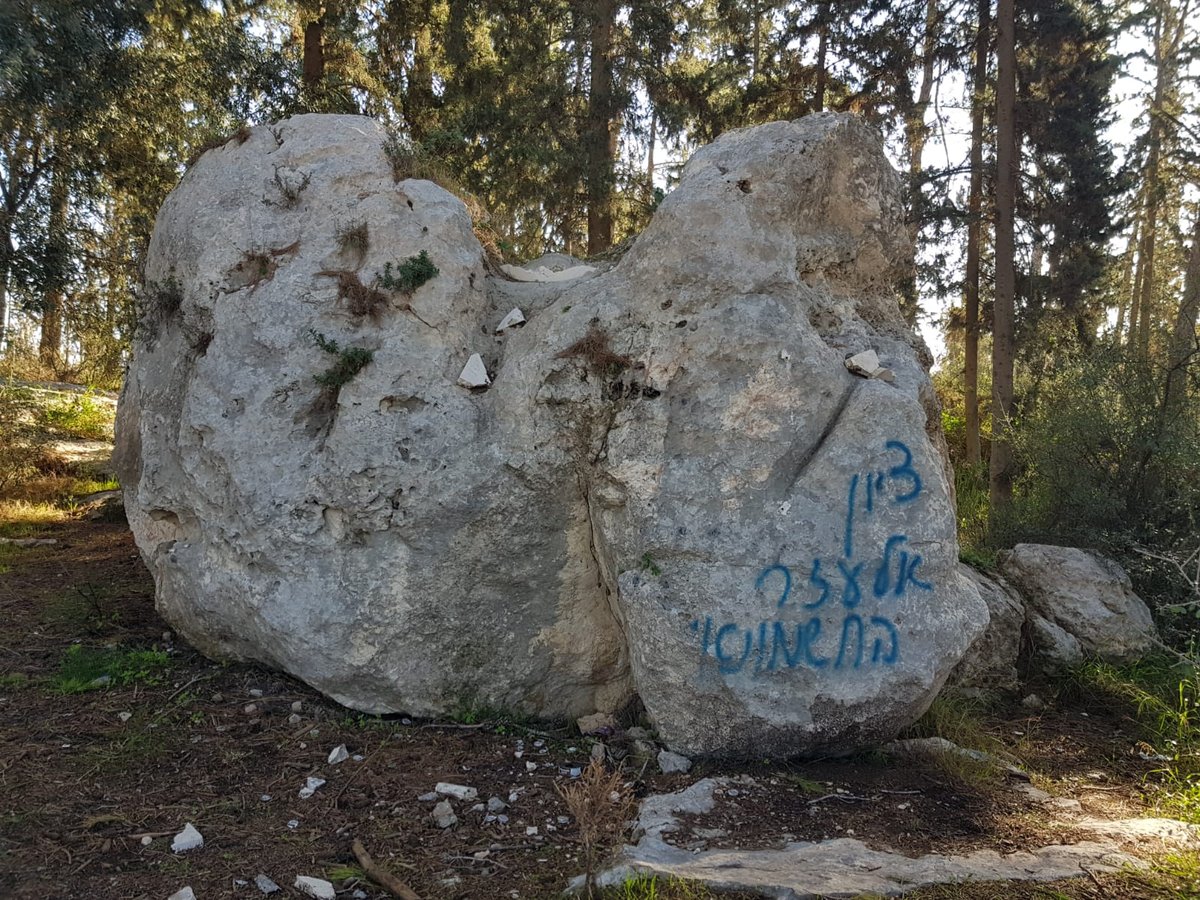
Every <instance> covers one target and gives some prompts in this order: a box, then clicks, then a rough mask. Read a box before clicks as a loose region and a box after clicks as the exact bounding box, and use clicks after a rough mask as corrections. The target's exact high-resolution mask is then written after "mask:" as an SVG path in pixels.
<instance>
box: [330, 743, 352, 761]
mask: <svg viewBox="0 0 1200 900" xmlns="http://www.w3.org/2000/svg"><path fill="white" fill-rule="evenodd" d="M349 758H350V751H349V750H347V749H346V745H345V744H338V745H337V746H336V747H334V748H333V749H332V750H330V751H329V765H331V766H336V765H337V764H338V763H344V762H345V761H346V760H348V759H349Z"/></svg>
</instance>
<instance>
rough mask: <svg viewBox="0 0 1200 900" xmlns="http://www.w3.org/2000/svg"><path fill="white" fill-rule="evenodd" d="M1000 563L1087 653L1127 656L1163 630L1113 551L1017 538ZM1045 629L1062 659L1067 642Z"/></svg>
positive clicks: (1034, 606)
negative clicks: (1023, 541)
mask: <svg viewBox="0 0 1200 900" xmlns="http://www.w3.org/2000/svg"><path fill="white" fill-rule="evenodd" d="M998 563H999V566H1000V571H1001V572H1003V573H1004V575H1005V577H1006V578H1008V580H1009V581H1011V582H1012V583H1013V585H1014V586H1015V587H1016V588H1017V590H1019V591H1020V592H1021V596H1023V597H1024V598H1025V602H1026V603H1027V604H1028V605H1029V608H1030V609H1031V610H1032V611H1033V612H1036V613H1037V614H1038V615H1040V616H1041V617H1043V618H1044V619H1045V620H1046V621H1047V622H1048V623H1049V624H1051V625H1054V626H1057V628H1059V629H1061V630H1062V631H1064V632H1066V633H1067V634H1069V635H1071V636H1072V637H1074V638H1075V639H1076V640H1077V641H1078V643H1079V649H1080V650H1081V651H1082V652H1083V653H1084V654H1086V655H1089V656H1095V657H1098V658H1100V659H1103V660H1107V661H1110V662H1126V661H1129V660H1133V659H1137V658H1138V657H1140V656H1142V655H1144V654H1145V653H1146V652H1148V651H1149V650H1150V649H1151V648H1152V647H1153V646H1154V644H1155V641H1156V640H1157V638H1158V632H1157V630H1156V629H1155V627H1154V621H1153V619H1152V618H1151V616H1150V609H1149V608H1148V607H1147V606H1146V604H1145V603H1144V602H1143V601H1142V599H1141V598H1140V597H1138V595H1137V594H1135V593H1134V592H1133V586H1132V584H1131V583H1130V581H1129V576H1128V575H1127V574H1126V573H1125V570H1124V569H1122V568H1121V566H1120V565H1119V564H1118V563H1117V562H1116V561H1114V560H1112V559H1110V558H1109V557H1107V556H1104V555H1103V554H1100V553H1097V552H1095V551H1091V550H1081V549H1079V548H1077V547H1053V546H1050V545H1047V544H1017V546H1015V547H1013V548H1012V550H1009V551H1006V552H1004V553H1001V554H1000V555H999V557H998ZM1035 624H1036V623H1035ZM1042 631H1043V635H1042V637H1043V639H1044V640H1047V641H1050V642H1051V643H1052V644H1053V645H1054V649H1053V653H1054V657H1053V658H1055V659H1062V658H1063V657H1064V656H1065V655H1066V652H1067V651H1066V650H1065V648H1063V647H1062V646H1060V645H1061V644H1062V642H1061V641H1060V640H1051V637H1053V638H1057V635H1053V634H1052V633H1049V634H1047V632H1048V629H1046V628H1044V627H1043V628H1042ZM1037 637H1038V635H1037V633H1036V631H1035V640H1036V639H1037Z"/></svg>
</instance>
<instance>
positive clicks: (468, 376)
mask: <svg viewBox="0 0 1200 900" xmlns="http://www.w3.org/2000/svg"><path fill="white" fill-rule="evenodd" d="M458 383H459V384H461V385H462V386H463V387H465V388H481V387H487V386H488V385H489V384H491V383H492V379H491V378H490V377H489V376H488V371H487V366H485V365H484V364H483V357H481V356H480V355H479V354H478V353H472V354H471V356H470V358H469V359H468V360H467V364H466V365H465V366H463V370H462V372H461V374H459V376H458Z"/></svg>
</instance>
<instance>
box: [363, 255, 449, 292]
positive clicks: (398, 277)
mask: <svg viewBox="0 0 1200 900" xmlns="http://www.w3.org/2000/svg"><path fill="white" fill-rule="evenodd" d="M437 274H438V268H437V266H435V265H434V264H433V260H431V259H430V258H429V254H428V253H427V252H426V251H424V250H422V251H421V252H420V253H419V254H417V255H416V256H410V257H409V258H408V259H406V260H404V262H402V263H396V264H395V267H394V268H393V265H392V263H386V264H385V265H384V267H383V274H381V275H378V276H377V277H378V280H379V286H380V287H382V288H385V289H387V290H389V291H399V292H400V293H402V294H411V293H412V292H413V291H415V290H416V289H417V288H419V287H420V286H421V285H423V284H424V283H425V282H427V281H428V280H429V279H431V278H433V277H434V276H435V275H437Z"/></svg>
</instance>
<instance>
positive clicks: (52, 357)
mask: <svg viewBox="0 0 1200 900" xmlns="http://www.w3.org/2000/svg"><path fill="white" fill-rule="evenodd" d="M48 245H49V251H50V260H49V261H50V271H49V273H48V275H49V278H48V279H47V284H46V289H45V292H44V293H43V294H42V337H41V342H40V343H39V344H38V356H39V357H40V358H41V362H42V365H44V366H48V367H49V368H51V369H57V368H58V364H59V354H60V352H61V349H62V313H63V295H64V288H65V284H66V254H67V177H66V167H65V164H63V163H59V164H57V165H55V167H54V172H53V173H52V175H51V181H50V219H49V240H48Z"/></svg>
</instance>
